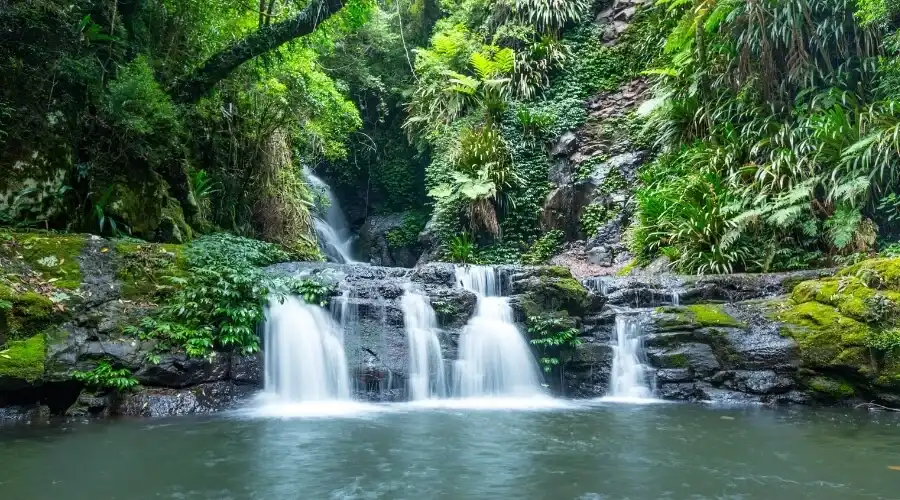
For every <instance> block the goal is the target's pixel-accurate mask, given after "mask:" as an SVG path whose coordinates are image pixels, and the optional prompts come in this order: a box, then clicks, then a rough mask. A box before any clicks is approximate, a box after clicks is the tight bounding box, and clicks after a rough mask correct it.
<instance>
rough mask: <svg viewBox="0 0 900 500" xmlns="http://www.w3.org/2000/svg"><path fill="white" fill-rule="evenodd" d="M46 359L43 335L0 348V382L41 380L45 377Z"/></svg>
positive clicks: (13, 342) (9, 343) (16, 341)
mask: <svg viewBox="0 0 900 500" xmlns="http://www.w3.org/2000/svg"><path fill="white" fill-rule="evenodd" d="M44 357H45V339H44V334H43V333H38V334H36V335H33V336H31V337H30V338H27V339H25V340H14V341H11V342H8V343H7V344H6V347H4V348H0V380H3V379H7V380H9V379H12V380H18V381H25V382H28V383H32V382H35V381H37V380H39V379H40V378H41V377H42V376H43V375H44ZM0 385H2V383H0Z"/></svg>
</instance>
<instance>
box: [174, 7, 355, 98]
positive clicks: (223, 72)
mask: <svg viewBox="0 0 900 500" xmlns="http://www.w3.org/2000/svg"><path fill="white" fill-rule="evenodd" d="M345 1H346V0H313V2H312V3H310V4H309V5H308V6H307V7H306V8H305V9H303V10H302V11H300V12H299V13H297V15H295V16H294V17H292V18H290V19H286V20H284V21H281V22H279V23H276V24H271V25H268V26H265V27H262V28H260V29H258V30H256V31H255V32H253V33H251V34H250V35H248V36H247V37H245V38H244V39H242V40H238V41H237V42H235V43H233V44H232V45H230V46H229V47H226V48H225V49H224V50H222V51H220V52H218V53H216V54H214V55H213V56H211V57H210V58H209V59H207V60H206V62H204V63H203V64H202V65H201V66H200V67H199V68H197V69H196V70H194V71H193V72H192V73H190V74H188V75H185V76H184V77H182V78H180V79H179V80H178V81H177V82H175V85H173V86H172V88H171V89H170V94H171V95H172V97H173V98H174V99H175V100H176V101H179V102H194V101H197V100H198V99H200V98H201V97H203V96H204V95H206V93H208V92H209V91H210V90H212V88H213V86H215V84H216V83H218V82H220V81H221V80H223V79H225V78H226V77H228V75H230V74H231V72H232V71H234V70H235V69H237V68H238V66H240V65H241V64H244V63H245V62H247V61H249V60H250V59H253V58H254V57H257V56H260V55H262V54H265V53H267V52H270V51H272V50H275V49H277V48H278V47H281V46H282V45H284V44H285V43H287V42H290V41H291V40H295V39H297V38H300V37H302V36H305V35H308V34H310V33H312V32H313V31H314V30H315V29H316V27H317V26H318V25H319V24H321V23H323V22H324V21H325V20H326V19H328V18H329V17H331V15H332V14H334V13H335V12H337V11H339V10H341V8H342V7H343V6H344V3H345Z"/></svg>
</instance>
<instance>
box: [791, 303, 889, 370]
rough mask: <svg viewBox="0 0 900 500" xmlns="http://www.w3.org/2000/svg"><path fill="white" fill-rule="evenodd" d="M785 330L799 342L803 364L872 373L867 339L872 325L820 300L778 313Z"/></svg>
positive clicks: (811, 366)
mask: <svg viewBox="0 0 900 500" xmlns="http://www.w3.org/2000/svg"><path fill="white" fill-rule="evenodd" d="M778 319H779V320H781V321H782V322H784V325H785V326H784V329H783V332H784V333H785V334H786V335H788V336H790V337H791V338H793V339H794V340H796V341H797V343H798V344H799V345H800V354H801V357H802V359H803V362H804V365H806V366H808V367H810V368H819V369H822V368H833V369H838V368H839V369H846V370H851V371H857V372H860V373H871V372H872V371H873V367H872V364H871V363H870V360H869V353H868V351H869V348H868V347H867V345H866V340H867V339H868V338H869V335H870V334H871V331H872V330H871V328H870V327H869V326H868V325H866V324H865V323H862V322H859V321H857V320H855V319H853V318H850V317H848V316H844V315H843V314H841V313H840V311H838V310H837V309H836V308H834V307H832V306H829V305H826V304H821V303H818V302H804V303H802V304H796V305H793V306H791V307H789V308H787V309H786V310H784V311H782V312H780V313H779V314H778Z"/></svg>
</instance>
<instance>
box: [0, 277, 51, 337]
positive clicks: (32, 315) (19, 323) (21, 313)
mask: <svg viewBox="0 0 900 500" xmlns="http://www.w3.org/2000/svg"><path fill="white" fill-rule="evenodd" d="M57 312H58V309H57V308H56V307H55V306H54V304H53V302H52V301H51V300H50V299H48V298H47V297H45V296H43V295H40V294H38V293H35V292H21V293H20V292H16V291H15V290H13V289H12V288H11V287H9V286H6V285H3V284H0V348H2V346H3V345H4V344H5V343H6V342H7V341H10V340H22V339H25V338H28V337H31V336H33V335H35V334H37V333H40V332H42V331H43V330H44V329H45V328H47V327H48V326H49V325H50V324H51V323H53V322H54V321H55V319H56V318H55V316H56V313H57Z"/></svg>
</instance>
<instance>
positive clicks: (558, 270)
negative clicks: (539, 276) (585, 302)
mask: <svg viewBox="0 0 900 500" xmlns="http://www.w3.org/2000/svg"><path fill="white" fill-rule="evenodd" d="M545 269H546V270H547V274H548V275H550V276H553V277H555V278H571V277H572V271H570V270H569V268H568V267H565V266H547V267H546V268H545Z"/></svg>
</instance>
